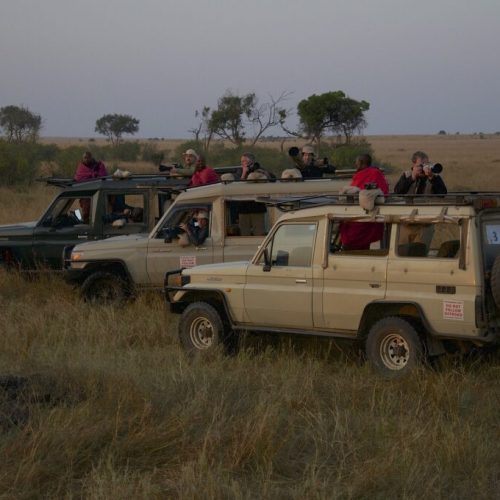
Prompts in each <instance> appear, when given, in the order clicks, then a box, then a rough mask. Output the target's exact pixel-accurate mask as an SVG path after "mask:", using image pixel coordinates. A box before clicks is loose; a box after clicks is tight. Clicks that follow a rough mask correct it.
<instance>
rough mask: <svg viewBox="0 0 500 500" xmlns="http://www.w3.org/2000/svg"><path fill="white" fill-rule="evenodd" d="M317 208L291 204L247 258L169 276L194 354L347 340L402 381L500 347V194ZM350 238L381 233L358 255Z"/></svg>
mask: <svg viewBox="0 0 500 500" xmlns="http://www.w3.org/2000/svg"><path fill="white" fill-rule="evenodd" d="M308 201H309V203H308ZM310 201H311V200H307V199H303V200H302V201H301V202H300V203H298V202H297V201H295V202H294V203H292V204H291V208H292V209H291V210H290V211H288V212H287V213H286V214H284V215H283V216H282V217H281V218H280V219H279V221H278V222H277V223H276V224H275V225H274V227H273V228H272V230H271V231H270V233H269V234H268V235H267V237H266V239H265V240H264V241H263V243H262V245H261V246H260V247H259V249H258V250H257V251H256V253H255V255H254V257H253V258H252V259H251V260H250V261H249V262H248V261H247V262H229V263H224V264H214V265H205V266H199V267H195V268H193V269H185V270H182V271H177V272H173V273H169V274H167V276H166V286H165V292H166V298H167V300H168V302H169V303H170V307H171V309H172V310H173V311H174V312H178V313H181V314H182V317H181V319H180V323H179V325H180V326H179V335H180V341H181V344H182V346H183V347H184V348H185V349H186V351H188V352H190V353H203V352H207V351H210V350H213V349H214V348H216V347H217V346H218V345H223V346H226V347H229V346H234V344H235V340H237V337H238V335H239V334H240V333H242V332H244V331H254V332H255V331H265V332H277V333H281V334H283V333H293V334H305V335H322V336H330V337H339V338H348V339H353V340H354V339H355V340H357V341H359V342H360V343H361V344H362V345H363V346H364V349H365V351H366V355H367V357H368V359H369V361H370V362H371V363H372V364H373V365H374V366H375V367H376V368H377V369H378V370H380V371H381V372H383V373H384V374H386V375H389V376H398V375H402V374H404V373H406V372H408V371H409V370H411V369H412V368H413V367H415V366H416V365H417V364H418V363H419V362H420V361H422V360H423V359H425V358H427V357H431V356H438V355H441V354H444V353H445V352H447V351H453V350H456V349H461V350H463V349H465V348H470V347H473V346H485V345H495V344H496V343H498V341H499V338H500V193H483V194H481V193H479V194H461V193H458V194H448V195H446V196H439V197H438V196H436V197H432V196H431V197H427V196H426V197H425V198H424V197H421V196H396V195H389V196H386V197H382V196H380V197H378V198H377V199H376V202H375V205H374V206H373V209H363V208H361V207H360V206H359V204H358V197H357V196H356V195H355V196H352V197H348V198H346V197H342V196H339V195H337V196H329V197H325V198H324V199H323V200H321V199H318V198H317V199H315V200H314V203H315V206H311V203H310ZM299 204H300V206H304V207H306V206H309V208H303V209H302V208H299V209H296V208H294V207H295V206H297V205H299ZM375 225H376V226H375ZM345 231H347V232H349V231H351V232H352V231H354V232H358V233H359V232H361V233H362V234H370V233H372V234H376V233H378V234H379V235H380V236H379V239H378V240H377V241H372V242H371V243H370V244H369V246H366V245H365V247H364V248H357V249H356V248H352V247H351V248H349V245H346V244H345V241H343V236H342V234H343V233H344V232H345Z"/></svg>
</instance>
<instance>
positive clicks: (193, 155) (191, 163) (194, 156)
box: [182, 149, 198, 170]
mask: <svg viewBox="0 0 500 500" xmlns="http://www.w3.org/2000/svg"><path fill="white" fill-rule="evenodd" d="M197 160H198V153H197V152H196V151H195V150H194V149H187V150H186V152H185V153H183V154H182V161H183V162H184V168H189V169H193V170H194V167H195V165H196V161H197Z"/></svg>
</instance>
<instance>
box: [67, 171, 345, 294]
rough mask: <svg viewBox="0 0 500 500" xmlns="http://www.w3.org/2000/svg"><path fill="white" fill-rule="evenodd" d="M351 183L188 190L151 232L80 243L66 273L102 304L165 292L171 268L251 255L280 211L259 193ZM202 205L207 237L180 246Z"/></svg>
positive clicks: (300, 192)
mask: <svg viewBox="0 0 500 500" xmlns="http://www.w3.org/2000/svg"><path fill="white" fill-rule="evenodd" d="M349 178H350V176H349ZM346 182H348V181H346V179H345V178H344V179H342V178H341V177H339V178H338V179H335V178H333V179H317V180H308V181H297V180H286V181H285V180H283V181H281V180H279V181H276V182H268V181H232V182H231V181H228V182H221V183H218V184H211V185H206V186H200V187H196V188H191V189H188V190H187V191H186V192H183V193H181V194H179V196H177V198H176V200H175V202H174V203H173V204H172V205H171V206H170V208H169V209H168V211H167V213H165V215H164V216H163V218H162V219H161V220H160V221H159V223H158V224H157V225H156V226H155V227H154V228H153V230H152V231H151V232H150V233H146V234H144V233H143V234H135V235H130V236H122V237H117V238H110V239H108V240H106V241H99V242H92V243H84V244H81V245H77V246H76V247H75V248H74V249H73V251H72V252H71V253H69V252H68V254H67V258H66V271H67V272H66V278H67V280H68V281H69V282H70V283H74V284H76V285H78V286H80V287H81V292H82V295H83V298H84V299H85V300H89V301H97V302H99V303H102V302H113V301H121V300H123V299H124V298H126V297H127V296H129V295H132V294H134V293H135V292H136V291H137V290H139V289H148V288H149V289H157V290H160V291H161V290H162V289H163V280H164V277H165V273H166V272H167V271H171V270H173V269H178V268H179V267H183V268H188V267H193V266H195V265H199V264H208V263H213V262H227V261H234V260H241V259H249V258H250V257H251V256H252V255H253V254H254V252H255V250H256V248H257V246H258V245H259V244H260V243H261V242H262V239H263V238H264V236H265V234H267V232H268V230H269V229H270V227H271V226H272V224H273V223H274V222H275V221H276V220H277V219H278V216H279V215H281V211H280V209H279V208H278V207H271V206H266V205H265V203H264V202H257V201H255V199H256V198H257V197H263V200H265V199H268V198H269V196H285V195H286V196H293V195H295V196H304V195H306V194H320V193H323V194H324V193H328V192H334V191H338V189H339V187H340V186H341V185H342V184H346ZM266 197H267V198H266ZM200 210H202V211H204V212H206V213H208V220H209V225H208V237H207V238H206V240H205V241H204V242H203V243H202V244H201V245H199V246H194V245H189V246H181V245H180V243H181V240H180V239H179V227H180V225H181V224H182V223H190V222H191V219H192V218H193V216H194V214H195V213H196V212H198V211H200Z"/></svg>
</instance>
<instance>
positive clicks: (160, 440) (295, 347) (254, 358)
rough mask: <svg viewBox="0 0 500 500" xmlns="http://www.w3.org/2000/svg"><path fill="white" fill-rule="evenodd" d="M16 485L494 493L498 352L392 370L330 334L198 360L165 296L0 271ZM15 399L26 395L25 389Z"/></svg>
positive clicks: (194, 492) (47, 489) (28, 492)
mask: <svg viewBox="0 0 500 500" xmlns="http://www.w3.org/2000/svg"><path fill="white" fill-rule="evenodd" d="M0 283H1V285H0V331H1V332H2V335H1V337H0V367H1V369H0V375H1V376H5V375H15V376H22V377H26V379H24V378H23V379H22V380H26V381H25V382H24V385H23V386H22V387H20V388H19V389H16V390H14V392H13V391H12V390H11V392H10V393H8V392H5V391H2V390H1V389H0V425H1V426H2V427H3V432H2V434H1V435H0V463H2V468H1V469H0V492H3V497H4V498H28V497H36V496H43V497H91V498H109V497H113V498H119V497H123V496H127V495H129V496H130V495H133V496H134V497H142V498H145V497H158V496H169V497H179V498H186V497H188V498H221V497H231V498H260V497H262V498H276V497H278V498H305V497H307V498H309V497H312V498H332V497H333V498H374V497H375V498H387V497H399V498H401V497H403V498H421V497H430V496H432V497H436V498H443V497H445V498H470V497H472V498H494V497H495V495H496V494H497V492H498V488H499V487H500V475H499V470H498V463H499V461H500V448H499V447H498V446H497V441H498V436H499V432H500V425H499V423H498V413H499V410H500V386H499V384H498V377H499V376H500V357H499V356H496V357H493V358H492V359H490V360H488V361H482V360H480V359H478V360H475V361H474V362H472V361H469V362H463V361H462V362H460V363H452V362H449V363H444V366H442V367H440V368H439V369H437V370H432V369H430V368H423V369H422V370H420V371H419V372H417V373H416V374H415V375H414V376H412V377H411V378H410V379H407V380H404V381H385V380H381V379H380V378H379V377H377V376H376V375H374V374H373V373H372V372H371V370H370V368H369V366H368V365H364V364H362V363H360V362H359V361H358V358H357V357H356V356H355V355H354V353H353V351H352V350H348V349H346V348H342V347H341V346H338V345H337V344H334V343H332V342H330V341H326V340H315V341H313V340H310V341H307V340H302V341H299V340H298V339H289V338H282V339H275V338H270V337H258V338H257V337H249V338H247V339H245V341H244V343H243V349H242V351H241V352H240V353H239V354H238V355H237V356H236V357H233V358H225V357H223V356H222V355H221V356H215V357H214V358H213V359H211V360H209V361H195V362H189V361H188V359H187V358H186V357H185V356H184V355H183V353H182V352H181V351H180V348H179V345H178V341H177V337H176V327H177V318H176V317H174V316H171V315H170V314H169V313H168V312H167V311H166V309H165V307H164V303H163V300H162V298H161V296H157V295H147V294H145V295H143V296H141V297H139V299H138V300H137V301H136V302H135V303H133V304H130V305H128V306H127V307H123V308H109V307H108V308H99V307H97V308H94V307H91V306H89V305H86V304H83V303H81V302H80V300H79V298H78V297H77V295H76V293H74V291H73V290H72V289H71V288H70V287H68V286H67V285H65V283H64V282H62V281H61V280H60V279H59V278H56V277H42V278H39V279H37V280H34V281H28V280H26V279H25V278H23V277H21V276H18V275H16V274H11V273H8V274H7V273H5V272H1V274H0ZM13 396H15V398H14V397H13Z"/></svg>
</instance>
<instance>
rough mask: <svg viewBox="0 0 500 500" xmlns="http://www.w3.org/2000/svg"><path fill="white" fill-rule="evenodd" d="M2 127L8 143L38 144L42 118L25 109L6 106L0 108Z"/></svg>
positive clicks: (0, 125) (0, 124) (0, 123)
mask: <svg viewBox="0 0 500 500" xmlns="http://www.w3.org/2000/svg"><path fill="white" fill-rule="evenodd" d="M0 127H1V128H2V129H3V131H4V134H5V137H6V139H7V141H8V142H18V143H21V142H36V140H37V139H38V134H39V132H40V129H41V128H42V117H41V116H40V115H38V114H36V113H32V112H31V111H30V110H29V109H28V108H25V107H19V106H4V107H3V108H0Z"/></svg>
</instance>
